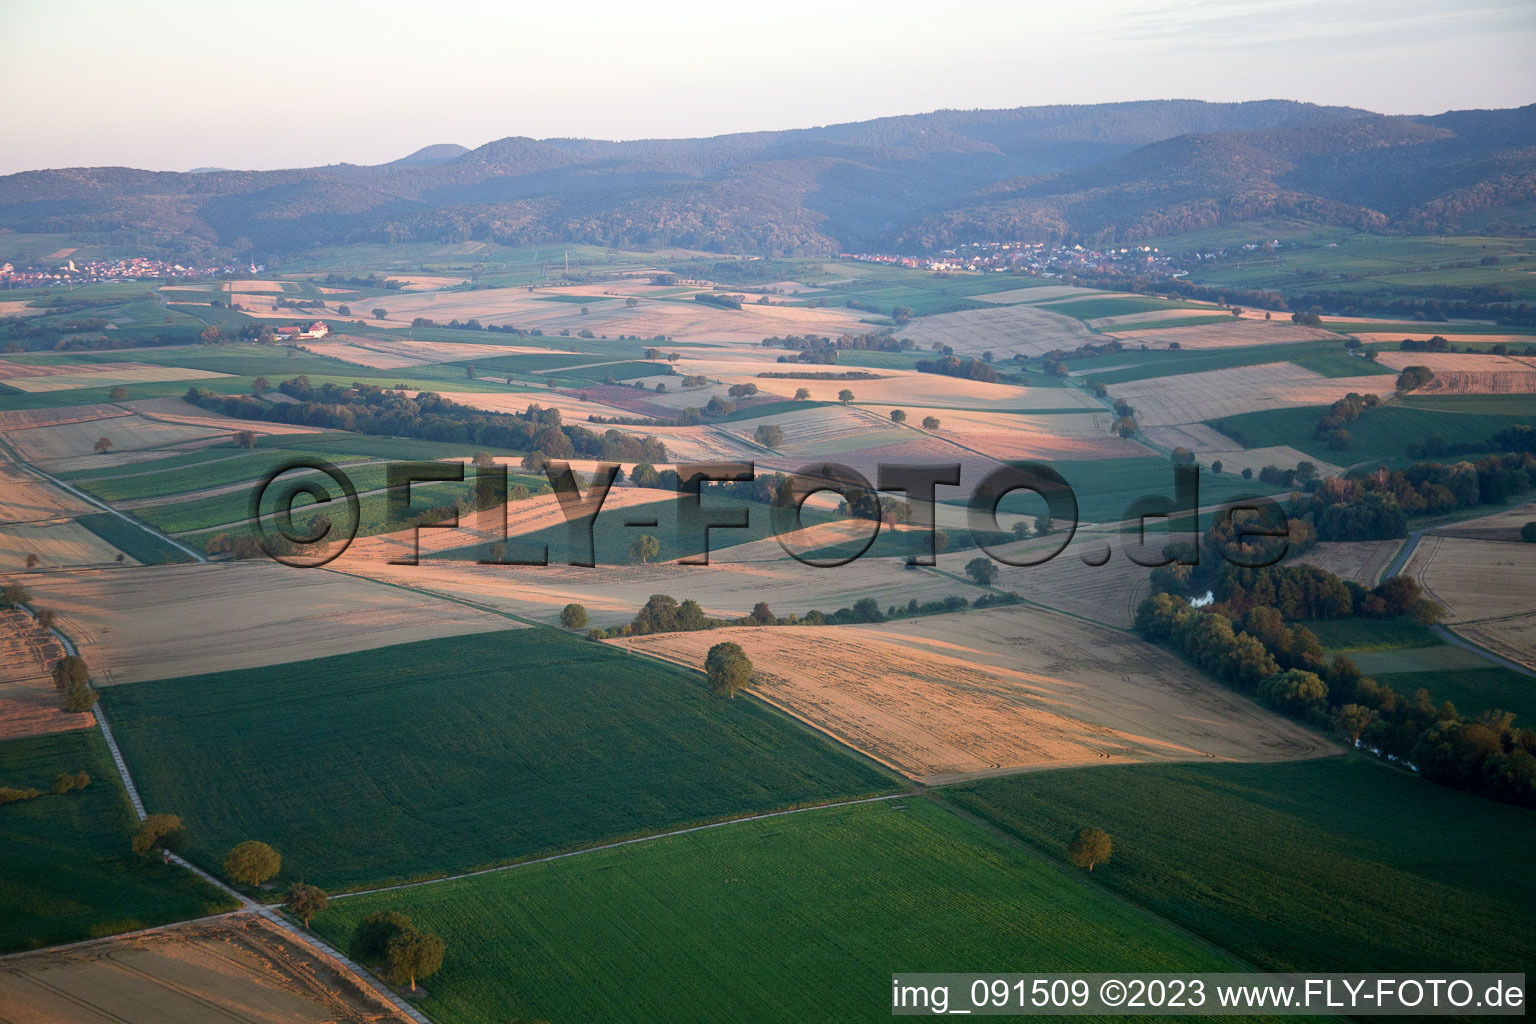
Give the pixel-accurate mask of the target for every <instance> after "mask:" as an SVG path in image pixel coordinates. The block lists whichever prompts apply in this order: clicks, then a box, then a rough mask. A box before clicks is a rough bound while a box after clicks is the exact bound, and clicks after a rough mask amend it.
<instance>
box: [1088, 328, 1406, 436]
mask: <svg viewBox="0 0 1536 1024" xmlns="http://www.w3.org/2000/svg"><path fill="white" fill-rule="evenodd" d="M1194 329H1195V328H1191V330H1194ZM1391 385H1392V380H1391V378H1390V377H1383V376H1374V377H1324V376H1323V375H1322V374H1320V373H1314V372H1313V371H1311V370H1306V369H1302V368H1301V367H1299V366H1296V365H1295V364H1293V363H1262V364H1260V365H1257V366H1240V367H1235V368H1232V369H1228V370H1208V371H1206V372H1205V373H1189V374H1184V375H1183V376H1180V377H1157V378H1154V379H1152V380H1140V381H1127V382H1125V383H1123V384H1112V385H1110V388H1109V393H1110V394H1111V395H1113V396H1114V397H1115V398H1124V399H1125V400H1126V401H1128V402H1130V403H1131V405H1132V406H1134V407H1135V409H1136V421H1137V423H1139V424H1141V425H1142V426H1144V427H1159V426H1169V425H1173V424H1183V423H1200V422H1203V421H1205V420H1213V419H1219V418H1221V417H1223V416H1236V415H1238V414H1240V413H1245V412H1259V411H1260V410H1263V409H1284V408H1288V407H1290V406H1297V405H1329V404H1331V403H1333V402H1336V401H1338V400H1339V399H1341V398H1343V397H1344V396H1345V395H1347V394H1349V393H1350V392H1351V391H1357V392H1360V393H1361V394H1366V393H1369V392H1380V391H1382V390H1390V389H1391Z"/></svg>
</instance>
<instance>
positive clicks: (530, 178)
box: [0, 100, 1536, 256]
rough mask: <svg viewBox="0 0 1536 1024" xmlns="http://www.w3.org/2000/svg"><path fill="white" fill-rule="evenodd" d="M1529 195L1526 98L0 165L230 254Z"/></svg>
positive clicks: (713, 235) (197, 246)
mask: <svg viewBox="0 0 1536 1024" xmlns="http://www.w3.org/2000/svg"><path fill="white" fill-rule="evenodd" d="M1533 198H1536V104H1533V105H1530V106H1526V107H1520V108H1512V109H1506V110H1471V111H1448V112H1446V113H1443V114H1437V115H1430V116H1406V115H1383V114H1375V113H1372V112H1370V111H1366V110H1360V109H1357V108H1351V107H1327V106H1319V105H1315V104H1305V103H1297V102H1293V101H1288V100H1257V101H1248V102H1243V103H1206V102H1203V101H1198V100H1144V101H1135V102H1128V103H1111V104H1084V105H1051V106H1040V107H1018V108H1010V109H1001V110H938V111H932V112H929V113H925V114H910V115H899V116H894V117H886V118H877V119H873V120H869V121H858V122H847V123H843V124H836V125H828V126H822V127H816V128H799V129H790V130H786V131H772V132H741V133H731V134H726V135H719V136H713V137H709V138H694V139H640V140H629V141H605V140H598V139H574V138H552V139H543V140H540V139H532V138H528V137H525V136H508V137H506V138H502V139H497V140H494V141H492V142H488V143H486V144H484V145H482V146H479V147H476V148H474V149H466V148H465V147H462V146H457V145H454V144H446V143H445V144H437V145H433V146H427V147H423V148H422V149H420V150H417V151H416V152H414V153H411V154H408V155H407V156H404V157H401V158H399V159H397V160H394V161H390V162H388V163H383V164H377V165H371V166H365V165H356V164H336V165H330V166H326V167H312V168H292V169H285V170H274V171H238V170H237V171H223V170H208V171H202V170H201V169H200V171H199V172H198V173H188V172H175V171H141V170H136V169H133V168H113V167H103V168H62V169H55V170H43V171H25V172H20V173H18V174H12V175H7V176H4V177H0V228H10V229H12V230H17V231H29V232H43V233H50V232H59V231H67V232H104V233H109V234H111V235H113V236H114V237H118V238H137V239H140V240H141V241H143V242H144V243H146V244H153V245H157V246H161V247H166V246H172V247H174V246H180V247H182V248H185V249H190V250H196V251H206V252H210V253H221V254H233V255H237V256H243V255H247V254H258V255H264V256H274V255H281V254H284V253H291V252H294V251H297V250H301V249H304V248H307V247H310V246H313V245H319V244H329V243H335V242H355V241H383V242H398V241H407V240H412V241H464V240H469V239H483V240H490V241H496V242H502V243H505V244H529V243H543V242H553V241H583V242H591V243H594V244H607V245H617V246H630V247H647V246H669V245H673V246H683V247H688V248H697V249H705V250H711V251H742V252H759V253H763V254H767V255H780V254H784V255H792V254H825V253H833V252H838V251H848V250H852V249H860V248H869V249H880V248H885V249H901V250H905V251H912V250H917V249H930V248H934V247H942V246H946V245H953V244H956V243H957V242H963V241H986V240H1013V239H1019V240H1030V241H1052V242H1059V241H1094V242H1105V241H1108V242H1123V241H1132V240H1135V239H1138V238H1146V237H1154V236H1159V235H1168V234H1179V233H1182V232H1184V231H1188V230H1197V229H1201V228H1207V227H1211V226H1213V225H1216V224H1221V223H1229V222H1232V221H1235V220H1242V219H1252V218H1254V217H1264V216H1276V215H1281V216H1295V217H1300V218H1301V219H1307V220H1317V221H1318V222H1320V223H1325V224H1338V225H1349V226H1353V227H1360V228H1364V229H1367V230H1375V231H1403V232H1416V231H1431V230H1433V231H1442V232H1446V231H1449V232H1454V231H1455V230H1457V224H1456V220H1457V218H1458V217H1461V216H1465V215H1466V214H1468V213H1470V212H1474V211H1486V210H1489V209H1501V208H1503V207H1506V206H1508V207H1513V208H1518V204H1527V205H1528V203H1527V201H1528V200H1530V199H1533ZM1515 227H1517V228H1518V229H1520V230H1527V229H1530V228H1536V225H1525V224H1523V223H1522V224H1518V225H1515Z"/></svg>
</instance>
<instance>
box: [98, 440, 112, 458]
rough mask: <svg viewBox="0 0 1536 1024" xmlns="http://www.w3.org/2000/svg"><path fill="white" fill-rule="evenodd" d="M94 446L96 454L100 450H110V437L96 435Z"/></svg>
mask: <svg viewBox="0 0 1536 1024" xmlns="http://www.w3.org/2000/svg"><path fill="white" fill-rule="evenodd" d="M95 448H96V452H97V454H100V453H101V452H107V451H111V450H112V439H111V438H110V437H98V438H97V439H96V445H95Z"/></svg>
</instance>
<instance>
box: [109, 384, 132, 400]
mask: <svg viewBox="0 0 1536 1024" xmlns="http://www.w3.org/2000/svg"><path fill="white" fill-rule="evenodd" d="M127 397H128V389H127V388H125V387H121V386H119V387H115V388H113V389H112V390H111V391H108V392H107V401H109V402H121V401H123V400H124V399H126V398H127Z"/></svg>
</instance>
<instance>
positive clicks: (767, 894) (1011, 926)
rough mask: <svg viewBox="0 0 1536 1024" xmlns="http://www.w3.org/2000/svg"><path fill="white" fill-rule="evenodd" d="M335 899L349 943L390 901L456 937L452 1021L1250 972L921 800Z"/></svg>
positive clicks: (774, 1013)
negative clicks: (978, 984)
mask: <svg viewBox="0 0 1536 1024" xmlns="http://www.w3.org/2000/svg"><path fill="white" fill-rule="evenodd" d="M331 907H332V909H331V910H329V911H327V912H326V913H325V914H324V915H322V916H321V917H319V918H317V919H316V927H317V929H318V930H319V931H320V932H321V933H322V934H324V935H325V936H326V937H327V938H329V939H330V940H331V941H332V942H335V943H340V944H342V945H345V943H346V941H347V939H348V938H349V936H350V935H351V932H352V929H353V928H354V927H355V925H356V923H357V922H358V921H359V920H361V919H362V918H363V917H364V916H366V915H367V914H369V913H371V912H373V911H375V910H382V909H388V910H395V911H400V912H402V913H405V914H407V915H409V916H410V917H411V918H412V920H413V921H415V922H416V924H417V925H419V926H420V927H423V928H426V929H428V930H431V931H434V932H437V933H439V934H441V935H442V936H443V938H444V939H445V940H446V943H447V956H446V958H445V960H444V966H443V970H442V973H441V974H439V975H437V976H436V977H434V978H432V979H430V980H429V981H428V982H427V987H428V988H429V989H430V991H431V995H430V996H428V997H427V998H425V999H423V1000H422V1002H421V1008H422V1010H423V1012H425V1013H427V1014H428V1015H430V1016H431V1017H432V1018H433V1019H434V1020H439V1021H443V1022H444V1024H501V1022H503V1021H506V1020H507V1019H508V1018H509V1017H514V1018H518V1019H535V1018H538V1019H547V1020H550V1021H554V1022H556V1024H561V1022H566V1021H597V1020H624V1021H632V1022H640V1021H665V1022H678V1024H681V1022H690V1021H698V1022H716V1021H738V1022H749V1021H765V1022H766V1021H791V1020H801V1021H812V1020H815V1021H823V1020H828V1021H831V1020H835V1021H882V1020H888V1019H890V1015H891V991H890V989H891V975H892V974H893V973H896V972H901V971H974V970H1032V971H1035V970H1038V971H1109V970H1137V971H1174V970H1230V969H1233V968H1232V966H1231V965H1230V964H1229V963H1228V962H1226V961H1224V960H1223V959H1222V958H1221V957H1220V956H1219V955H1217V954H1214V953H1211V952H1208V951H1206V950H1205V949H1203V948H1201V947H1199V946H1197V945H1196V944H1195V943H1193V942H1191V941H1190V940H1188V939H1186V938H1183V937H1181V936H1180V935H1178V934H1176V933H1174V932H1173V931H1171V930H1169V929H1167V928H1166V927H1164V926H1162V925H1160V924H1159V923H1158V922H1157V921H1155V920H1153V919H1151V918H1149V917H1147V916H1145V915H1143V914H1142V913H1140V912H1138V911H1137V910H1136V909H1134V908H1132V907H1129V906H1127V905H1125V904H1124V903H1121V902H1119V901H1116V900H1114V899H1112V898H1110V897H1108V896H1106V895H1105V894H1104V893H1103V892H1102V891H1100V890H1099V889H1097V888H1096V887H1094V886H1092V885H1089V884H1087V883H1086V882H1084V881H1083V880H1081V879H1080V878H1079V877H1074V876H1073V875H1072V874H1069V873H1067V872H1065V871H1063V870H1062V869H1061V868H1060V867H1058V865H1056V864H1052V863H1046V862H1044V861H1042V860H1040V859H1039V858H1038V857H1037V856H1036V855H1034V854H1033V853H1031V852H1029V851H1026V850H1021V849H1018V848H1015V847H1014V846H1012V845H1010V844H1008V843H1006V842H1004V841H1002V840H999V839H997V838H995V837H993V836H991V835H990V834H989V833H987V832H985V831H983V830H982V829H980V828H977V827H976V826H974V825H971V824H969V823H967V822H965V821H962V820H961V819H959V818H957V817H955V816H954V815H952V814H950V813H948V812H946V811H944V810H942V809H941V808H939V807H936V806H934V805H933V804H932V803H930V802H929V801H928V800H925V799H921V798H917V799H910V800H903V801H900V802H899V803H898V802H881V803H875V804H864V805H860V806H855V807H846V808H836V809H830V810H822V811H811V812H807V813H804V814H797V815H790V816H786V817H780V818H775V819H770V820H766V821H759V822H750V823H743V824H739V825H730V826H727V827H724V828H719V829H711V830H708V831H704V832H696V833H692V834H689V835H684V836H676V837H671V838H666V839H658V840H655V841H652V842H648V843H643V844H639V845H635V846H629V847H625V848H621V849H617V850H606V851H601V852H597V853H592V854H586V855H583V856H580V857H572V858H568V859H566V860H562V861H555V862H552V863H546V864H537V865H531V866H528V867H522V868H516V869H514V870H511V871H506V872H501V873H498V874H493V875H485V876H481V877H479V878H474V879H466V880H462V881H456V882H445V883H441V884H437V885H430V886H425V887H422V888H417V889H408V890H403V891H397V892H392V893H383V894H378V895H371V896H359V897H350V898H347V899H345V900H340V901H335V902H333V903H332V904H331ZM573 908H586V909H585V910H584V911H581V912H573ZM534 951H537V952H536V953H535V952H534ZM980 965H988V966H986V967H982V966H980Z"/></svg>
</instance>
